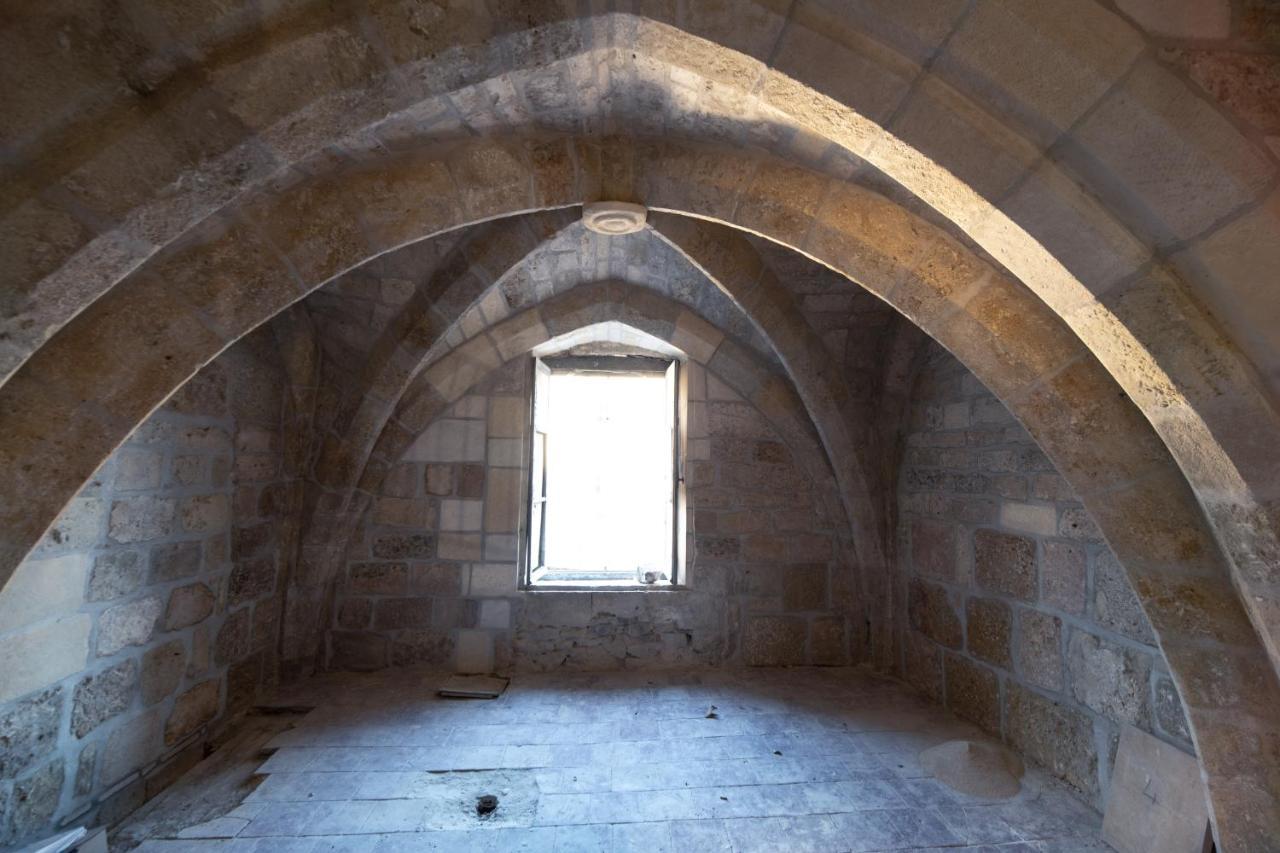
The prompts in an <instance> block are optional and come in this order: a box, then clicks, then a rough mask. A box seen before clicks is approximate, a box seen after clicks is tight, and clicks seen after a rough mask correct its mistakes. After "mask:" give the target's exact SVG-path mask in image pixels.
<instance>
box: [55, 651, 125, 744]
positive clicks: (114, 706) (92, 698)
mask: <svg viewBox="0 0 1280 853" xmlns="http://www.w3.org/2000/svg"><path fill="white" fill-rule="evenodd" d="M137 686H138V662H137V661H136V660H134V659H133V658H129V659H128V660H123V661H121V662H120V663H118V664H116V665H115V666H112V667H108V668H107V669H104V670H103V671H102V672H99V673H97V674H96V675H91V676H87V677H85V678H82V679H81V680H80V683H79V684H77V685H76V690H75V695H74V699H73V703H72V706H71V732H72V734H74V735H75V736H76V737H78V738H82V737H84V736H85V735H87V734H88V733H89V732H91V731H93V730H94V729H96V728H97V727H98V726H99V725H101V724H102V723H104V722H106V721H107V720H109V719H111V718H112V717H114V716H116V715H117V714H120V713H123V712H124V711H125V710H126V709H128V707H129V705H130V703H131V702H132V701H133V696H134V693H136V692H137V690H136V688H137Z"/></svg>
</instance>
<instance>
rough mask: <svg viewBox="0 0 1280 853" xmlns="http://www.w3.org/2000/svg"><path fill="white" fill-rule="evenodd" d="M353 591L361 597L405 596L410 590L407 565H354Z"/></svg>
mask: <svg viewBox="0 0 1280 853" xmlns="http://www.w3.org/2000/svg"><path fill="white" fill-rule="evenodd" d="M350 572H351V575H350V583H351V591H352V592H354V593H357V594H360V595H404V594H405V593H406V592H408V588H409V566H408V564H407V563H354V564H352V566H351V569H350Z"/></svg>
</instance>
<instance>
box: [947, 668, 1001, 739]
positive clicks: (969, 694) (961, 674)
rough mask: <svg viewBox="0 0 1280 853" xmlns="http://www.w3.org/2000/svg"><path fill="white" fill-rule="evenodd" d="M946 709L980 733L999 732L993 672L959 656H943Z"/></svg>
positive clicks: (996, 684) (997, 691)
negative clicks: (966, 721)
mask: <svg viewBox="0 0 1280 853" xmlns="http://www.w3.org/2000/svg"><path fill="white" fill-rule="evenodd" d="M943 660H944V669H945V671H946V685H947V707H948V708H950V709H951V710H952V711H953V712H954V713H955V714H956V716H958V717H961V718H963V719H966V720H969V721H970V722H972V723H976V724H977V725H979V726H981V727H982V728H983V729H984V730H986V731H989V732H993V733H997V734H998V733H999V732H1000V680H999V678H998V677H997V676H996V674H995V671H994V670H991V669H989V668H987V667H985V666H983V665H982V664H980V663H975V662H974V661H972V660H970V659H969V658H967V657H964V656H962V655H957V654H953V653H951V652H947V653H946V654H945V655H944V656H943Z"/></svg>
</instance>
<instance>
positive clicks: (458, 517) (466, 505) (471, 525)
mask: <svg viewBox="0 0 1280 853" xmlns="http://www.w3.org/2000/svg"><path fill="white" fill-rule="evenodd" d="M483 523H484V501H480V500H445V501H441V503H440V529H441V530H462V531H475V530H480V528H481V526H482V525H483Z"/></svg>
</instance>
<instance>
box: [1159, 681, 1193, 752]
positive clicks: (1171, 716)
mask: <svg viewBox="0 0 1280 853" xmlns="http://www.w3.org/2000/svg"><path fill="white" fill-rule="evenodd" d="M1152 710H1153V711H1154V713H1155V718H1156V723H1157V724H1158V725H1159V726H1160V730H1161V731H1162V732H1164V733H1165V734H1167V735H1170V736H1172V737H1175V738H1177V739H1178V740H1180V741H1182V743H1183V744H1185V745H1186V746H1187V748H1188V749H1190V744H1191V727H1190V726H1189V725H1188V724H1187V714H1186V711H1185V710H1183V707H1182V699H1181V697H1180V696H1178V688H1177V687H1176V686H1175V685H1174V683H1173V680H1172V679H1170V678H1169V677H1168V676H1165V675H1161V676H1157V678H1156V682H1155V703H1154V707H1153V709H1152Z"/></svg>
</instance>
